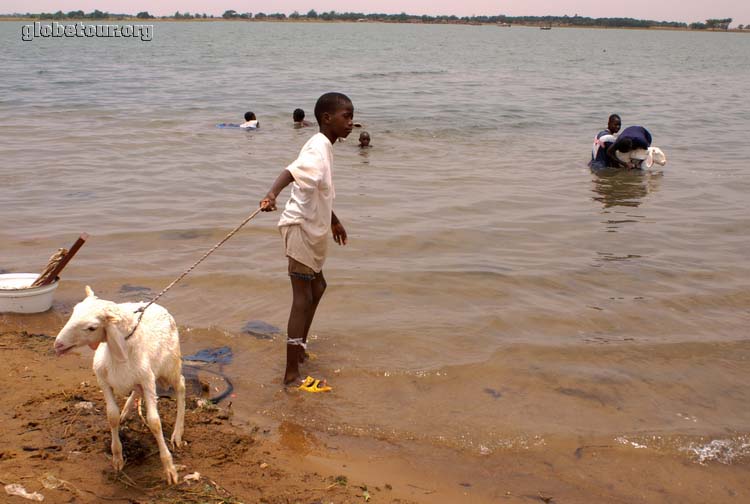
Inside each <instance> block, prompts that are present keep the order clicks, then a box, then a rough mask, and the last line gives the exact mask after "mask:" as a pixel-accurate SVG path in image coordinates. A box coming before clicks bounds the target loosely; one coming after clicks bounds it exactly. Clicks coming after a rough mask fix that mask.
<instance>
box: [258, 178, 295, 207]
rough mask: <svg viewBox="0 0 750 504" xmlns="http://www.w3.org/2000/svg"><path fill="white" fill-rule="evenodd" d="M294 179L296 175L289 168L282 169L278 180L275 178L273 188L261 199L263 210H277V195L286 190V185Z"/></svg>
mask: <svg viewBox="0 0 750 504" xmlns="http://www.w3.org/2000/svg"><path fill="white" fill-rule="evenodd" d="M293 181H294V177H292V174H291V173H289V170H282V171H281V173H280V174H279V176H278V177H276V180H274V182H273V185H271V189H269V190H268V194H266V197H265V198H263V199H262V200H261V201H260V209H261V211H263V212H273V211H274V210H276V196H278V195H279V193H280V192H281V191H283V190H284V188H285V187H286V186H288V185H289V184H291V183H292V182H293Z"/></svg>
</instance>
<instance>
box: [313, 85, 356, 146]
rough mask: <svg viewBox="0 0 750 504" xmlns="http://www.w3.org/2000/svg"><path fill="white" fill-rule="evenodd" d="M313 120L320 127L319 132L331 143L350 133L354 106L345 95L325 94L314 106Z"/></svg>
mask: <svg viewBox="0 0 750 504" xmlns="http://www.w3.org/2000/svg"><path fill="white" fill-rule="evenodd" d="M315 119H317V121H318V124H319V125H320V132H321V133H323V134H324V135H325V136H327V137H328V139H329V140H330V141H331V143H333V142H335V141H336V140H337V139H339V138H346V137H347V136H349V133H351V132H352V128H353V126H354V124H353V122H352V121H353V119H354V105H353V104H352V101H351V100H350V99H349V97H348V96H346V95H345V94H342V93H326V94H324V95H323V96H321V97H320V98H318V102H317V103H316V104H315Z"/></svg>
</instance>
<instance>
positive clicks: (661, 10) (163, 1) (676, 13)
mask: <svg viewBox="0 0 750 504" xmlns="http://www.w3.org/2000/svg"><path fill="white" fill-rule="evenodd" d="M94 9H99V10H102V11H107V12H115V13H128V14H131V13H132V14H134V13H137V12H139V11H143V10H145V11H148V12H150V13H151V14H154V15H160V16H161V15H169V14H173V13H174V12H175V11H177V10H179V11H180V12H186V11H187V12H190V13H196V12H199V13H203V12H205V13H207V14H214V15H221V14H222V13H223V12H224V11H225V10H228V9H232V10H236V11H237V12H252V13H257V12H265V13H266V14H268V13H271V12H283V13H285V14H289V13H291V12H293V11H295V10H296V11H298V12H300V13H305V12H307V11H309V10H310V9H315V10H316V11H317V12H323V11H330V10H335V11H337V12H346V11H349V12H365V13H368V12H384V13H400V12H406V13H408V14H432V15H437V14H455V15H457V16H471V15H483V14H486V15H494V14H507V15H509V16H523V15H529V16H541V15H545V14H552V15H565V14H567V15H569V16H573V15H575V14H578V15H580V16H590V17H632V18H638V19H653V20H657V21H685V22H693V21H704V20H705V19H708V18H727V17H731V18H733V19H734V23H733V25H737V24H739V23H741V24H748V23H750V0H711V1H709V0H702V1H696V0H656V1H654V0H627V1H613V2H602V1H601V0H552V1H550V0H508V1H492V0H463V1H460V2H455V1H447V0H398V1H397V0H380V1H378V2H373V1H372V0H368V1H365V0H254V1H247V0H245V1H242V0H160V1H159V2H154V1H153V0H151V1H147V0H130V1H123V0H0V13H13V12H20V13H25V12H55V11H58V10H62V11H64V12H68V11H71V10H83V11H86V12H90V11H92V10H94Z"/></svg>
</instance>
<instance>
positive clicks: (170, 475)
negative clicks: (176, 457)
mask: <svg viewBox="0 0 750 504" xmlns="http://www.w3.org/2000/svg"><path fill="white" fill-rule="evenodd" d="M164 471H165V472H166V473H167V484H168V485H176V484H177V483H179V482H180V477H179V476H178V475H177V470H176V469H175V468H174V466H172V467H165V468H164Z"/></svg>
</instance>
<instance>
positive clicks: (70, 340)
mask: <svg viewBox="0 0 750 504" xmlns="http://www.w3.org/2000/svg"><path fill="white" fill-rule="evenodd" d="M141 306H144V304H143V303H122V304H117V303H113V302H112V301H105V300H103V299H99V298H97V297H96V296H95V295H94V291H92V290H91V288H90V287H89V286H86V298H85V299H84V300H83V301H81V302H80V303H78V304H77V305H76V306H75V308H74V309H73V314H72V315H71V316H70V319H69V320H68V322H67V323H66V324H65V327H63V328H62V330H61V331H60V333H59V334H58V335H57V338H55V353H56V354H57V355H58V356H59V355H62V354H64V353H66V352H68V351H69V350H71V349H73V348H75V347H79V346H83V345H88V346H89V347H91V348H92V349H95V350H96V353H95V354H94V373H96V378H97V380H98V381H99V386H100V387H101V389H102V392H104V399H105V400H106V402H107V420H108V421H109V427H110V429H111V431H112V465H113V466H114V469H115V471H118V472H119V471H121V470H122V468H123V466H124V465H125V462H124V461H123V458H122V444H121V443H120V434H119V427H120V423H121V421H122V420H124V419H125V417H126V416H127V415H128V413H129V412H130V409H131V407H132V406H133V404H134V401H135V400H136V399H139V398H143V400H144V402H145V403H146V423H147V425H148V427H149V429H150V430H151V432H152V433H153V435H154V437H155V438H156V443H157V444H158V445H159V456H160V458H161V463H162V465H163V467H164V471H165V473H166V478H167V482H168V483H169V484H176V483H177V482H178V476H177V471H176V470H175V467H174V463H173V462H172V454H171V453H170V452H169V449H168V448H167V445H166V443H165V442H164V435H163V434H162V429H161V420H160V419H159V411H158V410H157V408H156V400H157V395H156V381H157V380H159V383H160V384H165V385H167V384H168V385H171V386H172V387H173V388H174V390H175V392H176V394H177V418H176V419H175V424H174V431H173V432H172V437H171V444H172V447H173V448H174V447H180V446H181V445H182V432H183V428H184V422H185V379H184V378H183V376H182V358H181V354H180V339H179V334H178V332H177V324H175V321H174V319H173V318H172V316H171V315H170V314H169V312H168V311H167V310H166V309H165V308H163V307H162V306H159V305H157V304H152V305H151V306H149V307H148V308H147V309H146V311H145V312H144V313H143V319H142V320H141V322H140V324H139V325H138V328H137V329H136V331H135V332H134V333H133V335H132V336H130V337H128V335H129V334H130V332H131V331H132V330H133V327H135V325H136V323H137V321H138V316H139V315H140V313H136V310H137V309H138V308H139V307H141ZM102 343H103V344H102ZM127 394H130V396H129V397H128V399H127V401H126V402H125V406H124V407H123V409H122V413H120V411H119V409H118V406H117V400H116V399H115V396H116V395H117V396H125V395H127Z"/></svg>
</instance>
